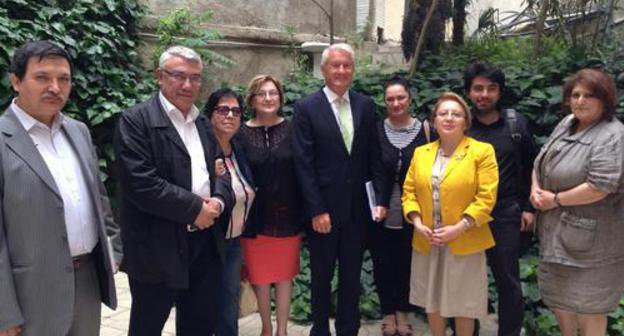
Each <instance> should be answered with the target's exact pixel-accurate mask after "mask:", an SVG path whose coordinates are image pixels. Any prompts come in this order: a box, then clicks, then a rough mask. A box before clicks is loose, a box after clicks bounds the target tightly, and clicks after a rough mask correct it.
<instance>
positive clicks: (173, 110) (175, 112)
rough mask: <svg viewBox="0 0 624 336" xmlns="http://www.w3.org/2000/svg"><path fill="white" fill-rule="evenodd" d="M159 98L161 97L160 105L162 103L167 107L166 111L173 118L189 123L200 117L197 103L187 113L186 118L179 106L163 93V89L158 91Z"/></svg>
mask: <svg viewBox="0 0 624 336" xmlns="http://www.w3.org/2000/svg"><path fill="white" fill-rule="evenodd" d="M158 98H159V99H160V105H162V107H163V108H164V109H165V112H166V113H167V116H169V118H171V119H176V120H179V121H181V122H184V123H188V122H195V119H197V117H199V109H198V108H197V106H195V105H193V106H192V107H191V111H190V112H189V113H188V114H187V115H186V118H184V115H183V114H182V112H181V111H180V110H179V109H178V108H177V107H175V105H173V104H172V103H171V102H170V101H169V100H168V99H167V98H165V95H163V93H162V91H159V92H158Z"/></svg>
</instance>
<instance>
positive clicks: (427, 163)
mask: <svg viewBox="0 0 624 336" xmlns="http://www.w3.org/2000/svg"><path fill="white" fill-rule="evenodd" d="M439 145H440V142H439V141H435V142H432V143H431V144H429V145H426V146H427V147H426V150H427V151H426V154H425V155H423V157H422V158H419V159H421V160H422V161H421V162H417V164H418V165H419V166H421V167H424V169H425V171H424V175H425V182H426V184H427V187H428V188H429V191H430V192H431V191H433V186H432V185H431V174H432V168H433V162H435V159H436V153H437V152H438V146H439Z"/></svg>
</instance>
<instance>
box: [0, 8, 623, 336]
mask: <svg viewBox="0 0 624 336" xmlns="http://www.w3.org/2000/svg"><path fill="white" fill-rule="evenodd" d="M144 14H145V9H144V8H143V7H141V5H140V3H139V1H138V0H66V1H54V0H0V108H4V107H6V106H7V105H8V104H9V103H10V98H11V89H10V85H9V81H8V77H7V76H6V69H7V67H8V64H9V61H10V56H11V55H12V52H13V50H14V49H15V48H16V47H17V46H19V45H21V44H23V43H24V42H25V41H28V40H33V39H51V40H54V41H56V42H57V43H59V44H61V45H63V46H64V47H65V48H66V49H67V50H68V51H69V53H70V55H71V56H72V59H73V60H74V75H73V85H74V87H73V91H72V96H71V100H70V103H69V105H68V106H67V107H66V108H65V113H67V114H69V115H71V116H72V117H74V118H76V119H79V120H82V121H83V122H85V123H86V124H87V125H88V126H89V127H90V129H91V131H92V134H93V137H94V141H95V143H96V145H97V147H98V152H99V155H100V157H101V168H102V171H103V172H104V173H106V175H105V177H108V176H110V174H111V172H112V171H111V170H110V169H109V167H110V166H109V163H110V162H112V160H113V159H114V157H113V152H112V146H111V139H112V131H113V128H114V122H115V119H116V117H117V116H118V114H119V113H121V111H123V110H124V109H125V108H127V107H129V106H132V105H134V104H136V103H137V102H139V101H141V100H144V99H145V98H146V97H147V96H148V95H149V94H150V93H151V92H152V91H153V90H154V88H155V86H154V82H153V80H152V79H151V75H150V73H149V72H147V71H146V70H144V69H143V68H141V67H140V64H141V62H140V59H139V55H138V53H137V47H138V44H139V43H140V42H139V38H138V24H137V23H138V21H139V20H140V19H141V18H142V16H143V15H144ZM177 17H178V16H175V15H174V16H171V18H177ZM165 21H166V20H165ZM169 21H171V20H169ZM169 21H167V22H169ZM176 22H178V21H176ZM184 22H187V21H182V23H184ZM178 24H179V22H178ZM184 27H185V26H184V24H181V25H179V27H173V28H171V27H164V28H163V29H164V30H162V31H161V34H162V35H163V38H164V39H163V40H167V38H169V37H171V36H168V35H167V34H171V32H174V31H176V29H179V28H184ZM165 28H166V29H165ZM214 34H215V33H214V32H212V31H211V32H206V34H204V35H201V34H200V35H196V36H194V39H193V40H191V41H190V42H191V43H195V42H197V41H198V39H202V38H205V39H208V40H210V39H213V38H216V36H217V35H214ZM618 40H620V39H614V41H618ZM531 43H532V42H531V40H529V39H509V40H496V39H491V38H487V39H482V40H477V41H468V42H467V43H466V45H465V46H464V47H462V48H460V49H454V48H449V49H444V50H443V51H442V52H441V53H440V54H439V55H437V56H431V55H430V56H427V57H425V58H424V60H423V64H422V65H421V69H420V71H419V72H418V73H417V75H416V77H415V78H413V79H411V80H410V83H411V85H412V88H413V101H412V108H413V114H414V115H417V116H419V117H420V118H426V117H427V116H428V115H429V113H430V111H431V108H432V106H433V103H434V101H435V99H436V98H437V96H438V95H439V94H440V93H441V92H443V91H447V90H452V91H455V92H458V93H461V92H463V83H462V70H463V69H464V68H465V67H466V65H467V64H468V63H469V62H470V61H471V60H473V59H481V60H486V61H490V62H493V63H495V64H497V65H499V66H501V67H502V68H503V69H504V71H505V73H506V75H507V80H508V82H507V84H508V87H507V90H506V91H505V94H504V101H505V103H506V104H507V105H508V106H513V107H515V108H516V109H517V110H518V111H520V112H521V113H524V114H525V115H526V116H528V117H529V119H530V120H531V121H532V122H533V125H534V126H535V133H536V136H537V140H538V142H540V143H543V142H544V141H545V139H546V137H547V136H548V134H550V132H551V130H552V128H553V127H554V125H555V124H556V123H557V122H558V121H559V120H560V119H561V118H562V115H561V114H560V110H561V106H560V102H561V85H562V83H563V80H564V78H565V77H566V76H568V75H569V74H571V73H573V72H574V71H576V70H578V69H580V68H583V67H588V66H592V67H593V66H601V67H604V68H605V69H607V70H608V71H610V72H611V73H612V74H613V75H614V77H615V78H616V81H617V84H618V88H619V89H620V90H623V89H624V56H623V53H622V48H621V46H619V45H610V46H603V47H601V48H598V49H591V50H590V49H589V48H585V47H583V46H582V45H577V46H575V47H571V46H568V45H566V44H565V43H564V42H561V41H557V40H547V41H546V43H545V52H544V55H545V56H543V57H541V58H536V57H535V56H534V55H533V54H532V50H533V48H532V44H531ZM613 43H615V42H613ZM219 61H223V63H228V61H227V60H224V59H220V58H219V57H216V58H215V63H219ZM393 75H394V74H383V73H381V72H379V71H377V70H374V69H373V68H372V67H371V66H370V62H368V60H366V59H363V60H359V61H358V66H357V73H356V79H355V81H354V89H355V90H358V91H361V92H364V93H367V94H369V95H370V96H372V97H373V98H374V100H375V103H376V104H377V107H378V112H379V114H380V115H381V116H383V114H384V109H383V92H382V84H383V81H384V80H386V79H388V78H390V77H391V76H393ZM321 86H322V82H321V81H320V80H318V79H316V78H313V77H311V76H310V75H309V74H306V73H304V72H302V71H295V72H293V74H292V75H291V76H289V78H287V79H286V80H285V98H286V104H287V106H286V107H285V109H284V112H285V114H286V115H290V114H291V113H292V109H291V108H290V105H291V104H292V103H293V102H294V101H296V100H297V99H300V98H301V97H303V96H305V95H308V94H310V93H312V92H314V91H316V90H318V89H319V88H320V87H321ZM623 116H624V100H622V99H620V103H619V108H618V117H620V118H622V117H623ZM111 177H113V176H111ZM107 182H108V183H107V184H108V186H109V188H112V187H113V186H114V178H108V179H107ZM536 255H537V254H536V251H535V249H533V250H532V251H531V252H530V253H528V254H527V255H526V256H525V257H524V258H523V259H522V263H521V277H522V280H523V284H522V285H523V289H524V293H525V299H526V303H527V315H526V319H525V328H526V330H527V334H528V335H557V334H558V331H557V328H556V321H555V319H554V316H553V315H552V313H551V312H550V311H549V310H548V309H546V308H545V307H544V306H543V305H542V304H541V302H540V301H539V292H538V290H537V281H536V269H537V257H536ZM301 259H302V261H301V262H302V263H301V273H300V274H299V276H298V277H297V278H296V279H295V288H294V297H293V304H292V318H293V319H294V320H297V321H301V322H304V321H308V320H309V318H310V313H311V311H310V304H309V302H310V286H309V282H310V273H309V271H310V270H309V265H308V251H307V249H304V250H303V251H302V258H301ZM335 284H336V282H335V280H334V282H333V288H334V294H335ZM491 292H492V291H491ZM362 293H363V294H362V298H361V310H362V313H363V317H365V318H376V317H379V313H378V304H379V302H378V298H377V295H376V294H375V291H374V285H373V280H372V264H371V261H370V258H368V257H367V258H366V259H365V263H364V267H363V270H362ZM334 296H335V295H334ZM493 299H495V297H493ZM334 303H335V297H334ZM495 306H496V305H495V304H494V302H493V303H492V307H495ZM623 307H624V302H622V304H621V305H620V308H619V309H618V310H617V311H616V312H615V313H613V314H611V315H610V317H609V335H624V308H623Z"/></svg>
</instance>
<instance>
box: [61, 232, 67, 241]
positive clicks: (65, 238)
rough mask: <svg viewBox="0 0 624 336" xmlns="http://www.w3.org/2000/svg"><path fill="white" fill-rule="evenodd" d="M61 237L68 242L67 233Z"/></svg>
mask: <svg viewBox="0 0 624 336" xmlns="http://www.w3.org/2000/svg"><path fill="white" fill-rule="evenodd" d="M61 239H62V240H63V241H64V242H67V235H66V234H64V235H62V236H61Z"/></svg>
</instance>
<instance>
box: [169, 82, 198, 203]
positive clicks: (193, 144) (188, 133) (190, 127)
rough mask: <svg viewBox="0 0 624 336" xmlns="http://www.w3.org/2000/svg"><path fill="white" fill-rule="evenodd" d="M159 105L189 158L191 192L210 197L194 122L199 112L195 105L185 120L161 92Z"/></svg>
mask: <svg viewBox="0 0 624 336" xmlns="http://www.w3.org/2000/svg"><path fill="white" fill-rule="evenodd" d="M158 97H159V98H160V104H161V105H162V107H163V108H164V109H165V112H166V113H167V116H168V117H169V119H170V120H171V122H172V123H173V127H175V129H176V130H177V131H178V134H179V135H180V138H181V139H182V142H183V143H184V147H186V151H187V152H188V154H189V156H190V158H191V181H192V189H191V191H192V192H193V193H194V194H195V195H198V196H200V197H202V198H208V197H210V174H209V173H208V167H207V166H206V159H205V156H204V147H203V146H202V143H201V139H200V138H199V132H198V131H197V126H196V125H195V120H196V119H197V117H198V116H199V110H198V109H197V107H196V106H195V105H193V107H192V108H191V111H190V112H189V113H188V114H187V115H186V118H185V117H184V115H183V114H182V112H181V111H180V110H178V108H176V107H175V106H174V105H173V104H171V102H169V101H168V100H167V98H165V96H164V95H163V94H162V92H159V93H158Z"/></svg>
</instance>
